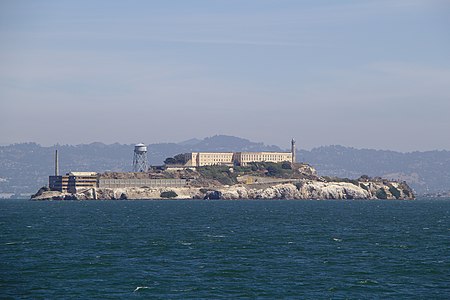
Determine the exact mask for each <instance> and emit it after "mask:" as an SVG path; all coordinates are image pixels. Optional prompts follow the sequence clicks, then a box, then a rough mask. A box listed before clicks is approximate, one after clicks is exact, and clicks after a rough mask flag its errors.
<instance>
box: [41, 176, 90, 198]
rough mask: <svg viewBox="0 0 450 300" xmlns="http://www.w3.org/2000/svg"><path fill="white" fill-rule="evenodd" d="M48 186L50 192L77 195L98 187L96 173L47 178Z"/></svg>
mask: <svg viewBox="0 0 450 300" xmlns="http://www.w3.org/2000/svg"><path fill="white" fill-rule="evenodd" d="M48 186H49V188H50V190H52V191H59V192H69V193H77V192H78V191H81V190H86V189H91V188H96V187H98V178H97V173H95V172H70V173H67V174H66V175H59V176H49V182H48Z"/></svg>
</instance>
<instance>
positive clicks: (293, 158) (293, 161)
mask: <svg viewBox="0 0 450 300" xmlns="http://www.w3.org/2000/svg"><path fill="white" fill-rule="evenodd" d="M295 152H296V149H295V140H294V139H292V141H291V153H292V165H294V164H295V163H296V162H297V158H296V157H295V156H296V155H295Z"/></svg>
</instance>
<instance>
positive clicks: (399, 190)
mask: <svg viewBox="0 0 450 300" xmlns="http://www.w3.org/2000/svg"><path fill="white" fill-rule="evenodd" d="M167 191H173V192H175V193H176V195H177V196H176V197H175V198H174V199H211V200H212V199H224V200H234V199H408V200H409V199H414V194H413V192H412V190H411V189H410V188H409V187H408V186H407V185H406V184H405V183H399V182H390V181H362V182H361V181H356V182H354V183H350V182H323V181H318V180H299V181H296V182H287V183H277V184H248V185H246V184H236V185H232V186H220V187H216V188H209V189H204V188H199V187H184V188H121V189H119V188H117V189H108V188H101V189H100V188H93V189H87V190H85V191H82V192H79V193H76V194H70V193H60V192H55V191H45V190H40V192H39V193H37V194H36V195H34V197H33V198H32V199H33V200H95V199H100V200H126V199H162V197H161V193H162V192H167Z"/></svg>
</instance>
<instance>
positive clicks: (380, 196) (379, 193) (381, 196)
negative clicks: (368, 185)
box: [375, 189, 387, 199]
mask: <svg viewBox="0 0 450 300" xmlns="http://www.w3.org/2000/svg"><path fill="white" fill-rule="evenodd" d="M375 196H376V197H377V198H378V199H387V194H386V191H385V190H384V189H379V190H378V191H377V192H376V193H375Z"/></svg>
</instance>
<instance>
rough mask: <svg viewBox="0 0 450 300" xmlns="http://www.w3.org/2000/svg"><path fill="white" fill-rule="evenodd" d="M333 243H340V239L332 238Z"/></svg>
mask: <svg viewBox="0 0 450 300" xmlns="http://www.w3.org/2000/svg"><path fill="white" fill-rule="evenodd" d="M333 241H335V242H342V239H338V238H333Z"/></svg>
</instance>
